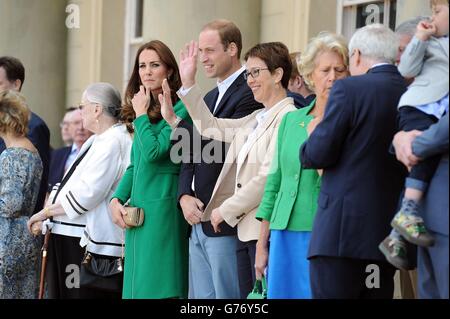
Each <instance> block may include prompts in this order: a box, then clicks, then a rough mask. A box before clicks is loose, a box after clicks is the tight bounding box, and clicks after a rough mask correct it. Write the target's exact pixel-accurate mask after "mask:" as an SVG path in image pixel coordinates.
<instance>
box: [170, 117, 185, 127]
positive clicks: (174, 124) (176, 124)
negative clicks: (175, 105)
mask: <svg viewBox="0 0 450 319" xmlns="http://www.w3.org/2000/svg"><path fill="white" fill-rule="evenodd" d="M182 120H183V119H182V118H181V117H179V116H178V115H177V119H176V120H175V122H173V124H170V127H171V128H172V129H176V128H177V127H178V124H180V122H181V121H182Z"/></svg>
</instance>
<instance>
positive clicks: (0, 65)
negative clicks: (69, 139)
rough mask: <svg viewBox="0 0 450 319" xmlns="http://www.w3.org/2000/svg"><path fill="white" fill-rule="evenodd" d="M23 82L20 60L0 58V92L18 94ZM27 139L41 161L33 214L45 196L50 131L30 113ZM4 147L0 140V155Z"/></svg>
mask: <svg viewBox="0 0 450 319" xmlns="http://www.w3.org/2000/svg"><path fill="white" fill-rule="evenodd" d="M24 81H25V68H24V66H23V64H22V62H20V60H18V59H16V58H14V57H8V56H4V57H0V91H3V90H13V91H17V92H20V91H21V90H22V85H23V83H24ZM27 137H28V138H29V139H30V141H31V142H32V143H33V145H34V146H35V147H36V149H37V150H38V152H39V156H40V157H41V160H42V166H43V171H42V178H41V184H40V187H39V194H38V198H37V201H36V206H35V208H34V212H33V214H35V213H37V212H39V211H40V210H42V208H44V202H45V195H46V192H47V180H48V170H49V164H50V131H49V129H48V127H47V125H46V124H45V122H44V121H43V120H42V119H41V118H40V117H39V116H38V115H37V114H35V113H33V112H31V118H30V121H29V122H28V135H27ZM5 148H6V146H5V143H4V142H3V140H2V139H0V153H2V152H3V151H4V150H5Z"/></svg>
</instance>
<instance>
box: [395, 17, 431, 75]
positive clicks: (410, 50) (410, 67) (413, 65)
mask: <svg viewBox="0 0 450 319" xmlns="http://www.w3.org/2000/svg"><path fill="white" fill-rule="evenodd" d="M435 32H436V27H435V26H434V25H433V24H431V23H429V22H427V21H421V22H420V23H419V24H418V25H417V31H416V34H415V36H414V37H413V38H412V40H411V42H409V44H408V46H407V47H406V49H405V52H403V55H402V58H401V60H400V64H399V65H398V70H399V72H400V73H401V75H402V76H403V77H405V78H414V77H416V76H417V75H419V74H420V72H421V71H422V66H423V63H424V59H425V53H426V51H427V47H428V40H429V39H430V37H431V36H432V35H433V34H434V33H435Z"/></svg>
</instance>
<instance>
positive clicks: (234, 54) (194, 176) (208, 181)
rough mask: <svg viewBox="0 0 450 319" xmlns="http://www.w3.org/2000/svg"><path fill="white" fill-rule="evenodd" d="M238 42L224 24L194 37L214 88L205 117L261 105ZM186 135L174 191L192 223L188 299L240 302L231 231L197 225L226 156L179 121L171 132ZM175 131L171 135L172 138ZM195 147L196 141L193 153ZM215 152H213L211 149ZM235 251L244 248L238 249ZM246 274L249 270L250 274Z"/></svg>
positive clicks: (222, 148) (238, 37) (222, 147)
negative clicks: (187, 150) (187, 145)
mask: <svg viewBox="0 0 450 319" xmlns="http://www.w3.org/2000/svg"><path fill="white" fill-rule="evenodd" d="M241 50H242V39H241V33H240V30H239V29H238V28H237V26H236V25H235V24H234V23H232V22H230V21H227V20H216V21H212V22H210V23H208V24H207V25H205V26H204V27H203V29H202V31H201V33H200V36H199V51H200V60H201V62H202V64H203V66H204V70H205V73H206V76H207V77H209V78H217V87H216V88H214V89H213V90H212V91H210V92H209V93H208V94H207V95H206V96H205V98H204V100H205V102H206V104H207V105H208V107H209V109H210V111H211V113H213V114H214V116H216V117H219V118H241V117H244V116H246V115H248V114H251V113H252V112H253V111H255V110H257V109H259V108H262V107H263V106H262V105H261V104H259V103H257V102H255V100H254V98H253V94H252V92H251V90H250V88H249V87H248V85H247V83H246V81H245V79H244V71H245V68H244V67H242V65H241V62H240V55H241ZM180 129H185V130H188V131H189V132H190V136H191V148H192V149H194V151H193V152H192V153H191V156H190V159H189V160H188V162H185V161H183V162H184V163H183V164H182V167H181V172H180V182H179V189H178V199H179V204H180V206H181V208H182V210H183V214H184V217H185V218H186V220H187V221H188V223H189V224H191V225H192V231H191V234H190V240H189V263H190V274H189V296H190V298H196V299H197V298H201V299H205V298H207V299H214V298H220V299H222V298H232V299H236V298H240V293H239V291H240V290H239V283H238V267H237V261H236V245H237V236H236V230H235V229H234V228H231V227H230V226H228V225H226V223H223V224H221V232H220V233H215V232H214V229H213V227H212V226H211V222H210V221H208V222H200V217H201V215H202V209H203V208H204V207H206V205H207V204H208V202H209V200H210V198H211V195H212V192H213V189H214V186H215V184H216V181H217V178H218V177H219V174H220V171H221V169H222V166H223V162H224V160H225V155H226V145H225V144H223V143H221V142H218V141H213V140H205V139H204V138H202V137H200V135H199V133H198V132H197V131H196V130H195V129H193V128H192V125H190V124H189V123H186V122H185V121H181V122H179V123H178V128H177V130H180ZM176 132H177V131H175V134H176ZM195 143H201V147H199V149H198V151H197V152H196V151H195V145H194V144H195ZM219 150H220V151H221V152H220V154H217V153H216V152H217V151H219ZM240 252H241V253H243V254H245V253H246V248H245V247H241V250H240ZM250 271H251V270H250Z"/></svg>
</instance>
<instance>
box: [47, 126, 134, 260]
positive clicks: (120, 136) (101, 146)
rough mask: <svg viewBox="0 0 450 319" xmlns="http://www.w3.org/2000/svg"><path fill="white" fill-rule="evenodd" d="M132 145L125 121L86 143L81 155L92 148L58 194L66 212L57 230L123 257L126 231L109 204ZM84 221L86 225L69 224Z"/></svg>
mask: <svg viewBox="0 0 450 319" xmlns="http://www.w3.org/2000/svg"><path fill="white" fill-rule="evenodd" d="M131 144H132V139H131V136H130V134H128V132H127V130H126V127H125V125H122V124H119V125H114V126H112V127H111V128H110V129H108V130H107V131H105V132H103V133H102V134H100V135H94V136H91V137H90V138H89V139H88V140H87V141H86V143H84V145H83V147H82V148H81V150H80V152H79V155H78V156H81V154H83V153H84V152H85V151H86V149H87V148H88V147H89V146H91V148H90V149H89V151H88V153H87V154H86V156H85V157H84V158H83V160H82V161H81V162H80V163H79V164H78V167H77V168H76V170H75V171H74V173H73V175H72V176H71V177H70V179H69V180H68V181H67V183H66V184H65V185H64V187H63V189H62V190H61V192H60V193H59V195H58V198H57V200H56V202H60V203H61V205H62V207H63V208H64V211H65V213H66V215H65V216H58V217H54V221H56V223H55V224H54V226H53V228H52V232H53V233H55V234H60V235H66V236H72V237H81V240H80V245H81V246H82V247H84V246H86V245H87V250H88V251H89V252H92V253H95V254H100V255H107V256H121V254H122V242H123V233H122V230H121V229H120V228H119V227H118V226H116V225H115V224H114V223H113V222H112V220H111V214H110V211H109V206H108V204H109V201H110V199H111V197H112V195H113V193H114V191H115V189H116V188H117V185H118V184H119V182H120V179H121V178H122V176H123V174H124V172H125V170H126V168H127V167H128V165H129V163H130V152H131ZM52 193H53V191H52ZM50 196H51V195H50ZM58 221H59V222H64V223H65V224H60V223H58ZM82 221H85V223H86V227H82V228H80V227H74V226H71V225H67V223H68V224H80V222H82Z"/></svg>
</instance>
